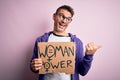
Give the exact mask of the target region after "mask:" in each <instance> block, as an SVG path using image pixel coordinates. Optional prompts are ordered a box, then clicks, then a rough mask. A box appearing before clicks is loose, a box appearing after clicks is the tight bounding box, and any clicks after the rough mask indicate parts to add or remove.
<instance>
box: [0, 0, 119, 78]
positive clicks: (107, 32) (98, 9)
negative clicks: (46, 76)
mask: <svg viewBox="0 0 120 80" xmlns="http://www.w3.org/2000/svg"><path fill="white" fill-rule="evenodd" d="M63 4H68V5H71V6H72V7H73V8H74V10H75V16H74V18H73V21H72V23H71V24H70V26H69V28H68V30H67V31H68V32H71V33H73V34H76V35H77V37H79V38H80V39H81V40H82V41H83V43H84V45H85V44H87V43H88V42H91V41H94V42H95V43H97V44H100V45H102V48H101V49H100V50H98V51H97V52H96V54H95V56H94V61H93V64H92V67H91V69H90V71H89V72H88V74H87V75H86V76H85V77H81V80H120V69H119V68H120V61H119V59H120V42H119V41H120V36H119V35H120V0H50V1H49V0H0V80H37V79H36V77H37V74H34V73H32V72H31V71H30V69H29V61H30V58H31V56H32V54H33V53H32V52H33V46H34V42H35V39H36V37H38V36H40V35H42V34H43V33H44V32H48V31H50V30H52V29H53V20H52V14H53V13H54V12H55V10H56V9H57V8H58V7H59V6H61V5H63Z"/></svg>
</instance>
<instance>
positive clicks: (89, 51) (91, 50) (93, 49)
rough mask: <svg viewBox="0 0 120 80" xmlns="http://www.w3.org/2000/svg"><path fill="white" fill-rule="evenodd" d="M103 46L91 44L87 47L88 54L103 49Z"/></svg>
mask: <svg viewBox="0 0 120 80" xmlns="http://www.w3.org/2000/svg"><path fill="white" fill-rule="evenodd" d="M101 47H102V46H100V45H97V44H95V43H94V42H90V43H88V44H87V45H86V53H88V54H93V53H95V52H96V51H97V49H99V48H101Z"/></svg>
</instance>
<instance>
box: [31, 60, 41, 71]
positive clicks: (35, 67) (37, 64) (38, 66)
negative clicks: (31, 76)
mask: <svg viewBox="0 0 120 80" xmlns="http://www.w3.org/2000/svg"><path fill="white" fill-rule="evenodd" d="M31 65H32V69H33V70H34V71H38V70H39V69H41V67H42V60H41V58H35V59H33V60H32V62H31Z"/></svg>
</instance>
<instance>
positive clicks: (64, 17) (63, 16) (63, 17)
mask: <svg viewBox="0 0 120 80" xmlns="http://www.w3.org/2000/svg"><path fill="white" fill-rule="evenodd" d="M57 15H58V16H59V18H60V19H62V20H64V19H66V21H67V22H68V23H70V22H71V21H72V18H71V17H66V16H65V15H64V14H62V13H58V14H57Z"/></svg>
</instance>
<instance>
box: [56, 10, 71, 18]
mask: <svg viewBox="0 0 120 80" xmlns="http://www.w3.org/2000/svg"><path fill="white" fill-rule="evenodd" d="M59 13H62V14H64V15H65V16H66V17H72V15H71V13H70V12H69V11H67V10H66V9H60V10H59V11H58V14H59Z"/></svg>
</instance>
